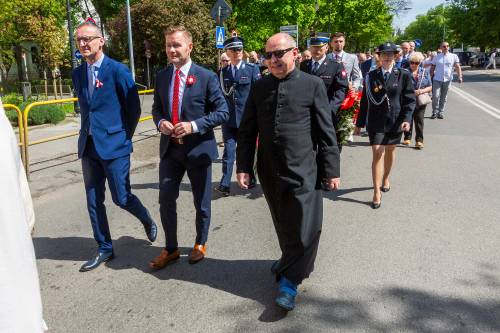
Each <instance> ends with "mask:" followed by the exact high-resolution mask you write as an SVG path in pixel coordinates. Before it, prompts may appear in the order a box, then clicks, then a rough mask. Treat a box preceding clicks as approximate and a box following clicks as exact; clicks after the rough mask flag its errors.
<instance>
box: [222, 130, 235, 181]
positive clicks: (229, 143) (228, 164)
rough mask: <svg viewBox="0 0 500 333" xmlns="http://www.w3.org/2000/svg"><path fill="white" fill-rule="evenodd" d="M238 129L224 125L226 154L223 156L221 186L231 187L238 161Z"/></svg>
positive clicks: (223, 134)
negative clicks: (235, 164)
mask: <svg viewBox="0 0 500 333" xmlns="http://www.w3.org/2000/svg"><path fill="white" fill-rule="evenodd" d="M237 138H238V129H237V128H234V127H229V126H227V125H222V139H223V140H224V154H223V155H222V178H221V180H220V184H221V185H222V186H225V187H231V177H232V176H233V166H234V161H235V160H236V140H237Z"/></svg>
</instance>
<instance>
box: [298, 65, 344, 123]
mask: <svg viewBox="0 0 500 333" xmlns="http://www.w3.org/2000/svg"><path fill="white" fill-rule="evenodd" d="M312 63H313V60H312V59H310V60H306V61H303V62H302V63H301V64H300V70H301V71H303V72H306V73H307V74H311V70H312ZM313 75H315V76H318V77H319V78H320V79H321V80H322V81H323V83H324V84H325V87H326V92H327V94H328V100H329V102H330V108H331V110H332V117H335V115H336V113H337V112H338V110H339V108H340V105H341V104H342V102H343V101H344V99H345V95H346V91H347V88H348V80H347V73H346V71H345V70H344V66H343V65H342V64H341V63H338V62H337V61H334V60H329V59H325V61H323V63H322V64H321V66H319V68H318V70H317V71H316V73H314V74H313Z"/></svg>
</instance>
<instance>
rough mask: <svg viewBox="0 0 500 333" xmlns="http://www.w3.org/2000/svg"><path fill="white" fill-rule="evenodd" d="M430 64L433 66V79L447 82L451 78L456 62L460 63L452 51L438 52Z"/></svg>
mask: <svg viewBox="0 0 500 333" xmlns="http://www.w3.org/2000/svg"><path fill="white" fill-rule="evenodd" d="M432 64H433V65H434V66H436V67H435V68H434V80H436V81H441V82H448V81H451V80H452V79H453V69H454V68H455V65H456V64H460V60H459V59H458V56H457V55H456V54H454V53H450V52H446V54H444V52H442V53H438V54H437V55H436V56H435V57H434V58H433V59H432Z"/></svg>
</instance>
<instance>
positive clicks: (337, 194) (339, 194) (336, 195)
mask: <svg viewBox="0 0 500 333" xmlns="http://www.w3.org/2000/svg"><path fill="white" fill-rule="evenodd" d="M368 190H370V191H371V190H373V187H371V186H370V187H355V188H346V189H340V190H336V191H328V192H323V198H326V199H330V200H333V201H336V200H339V201H346V202H352V203H356V204H360V205H367V206H370V205H371V201H361V200H356V199H352V198H344V197H343V196H344V195H346V194H349V193H353V192H363V191H368ZM370 198H371V197H370Z"/></svg>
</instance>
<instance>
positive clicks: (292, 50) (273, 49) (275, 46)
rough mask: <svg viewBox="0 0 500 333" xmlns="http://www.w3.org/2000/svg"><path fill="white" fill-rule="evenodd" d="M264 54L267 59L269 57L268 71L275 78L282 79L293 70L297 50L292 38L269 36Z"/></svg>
mask: <svg viewBox="0 0 500 333" xmlns="http://www.w3.org/2000/svg"><path fill="white" fill-rule="evenodd" d="M266 53H267V55H268V58H269V55H271V57H270V58H269V61H268V68H269V71H270V72H271V74H273V75H274V76H276V77H277V78H279V79H282V78H284V77H286V76H287V75H288V74H289V73H291V72H292V71H293V70H294V69H295V59H296V58H297V54H298V50H297V48H296V47H295V40H294V39H293V38H292V36H290V35H288V34H285V33H278V34H275V35H273V36H271V38H269V39H268V40H267V43H266Z"/></svg>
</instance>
